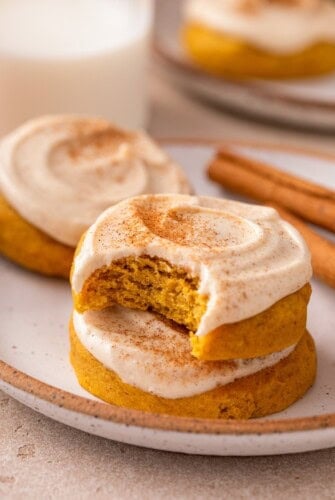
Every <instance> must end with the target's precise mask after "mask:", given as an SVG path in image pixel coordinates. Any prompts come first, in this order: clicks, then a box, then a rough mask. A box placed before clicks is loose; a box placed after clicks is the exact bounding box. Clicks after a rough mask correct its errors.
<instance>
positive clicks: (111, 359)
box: [73, 307, 295, 399]
mask: <svg viewBox="0 0 335 500" xmlns="http://www.w3.org/2000/svg"><path fill="white" fill-rule="evenodd" d="M73 323H74V328H75V331H76V333H77V336H78V338H79V340H80V342H81V343H82V344H83V345H84V347H85V348H86V349H87V350H88V351H89V352H90V353H91V354H92V356H94V358H96V359H97V360H98V361H100V363H102V364H103V365H104V366H105V367H106V368H108V369H109V370H112V371H113V372H115V373H116V374H117V375H118V376H119V377H120V378H121V380H122V381H123V382H125V383H127V384H130V385H132V386H134V387H137V388H138V389H141V390H142V391H145V392H149V393H151V394H155V395H157V396H161V397H163V398H168V399H176V398H185V397H190V396H195V395H197V394H202V393H204V392H207V391H210V390H212V389H215V388H216V387H220V386H224V385H227V384H230V383H231V382H234V381H235V380H237V379H239V378H242V377H246V376H248V375H252V374H253V373H256V372H258V371H260V370H263V369H265V368H268V367H270V366H273V365H275V364H276V363H278V362H279V361H281V360H282V359H284V358H285V357H287V356H288V355H289V354H291V352H292V351H293V350H294V348H295V346H291V347H289V348H287V349H285V350H283V351H281V352H277V353H273V354H270V355H268V356H264V357H262V358H254V359H249V360H246V359H244V360H243V359H237V360H232V361H199V360H198V359H196V358H194V357H193V356H192V355H191V354H190V345H189V340H188V335H187V334H186V333H185V332H182V331H178V330H175V329H173V328H172V327H171V326H169V325H168V324H166V323H164V322H163V321H162V320H160V319H159V318H158V317H156V316H155V315H153V314H152V313H148V312H143V311H133V310H131V309H124V308H121V307H113V308H110V309H104V310H103V311H89V312H87V313H85V314H83V315H81V314H79V313H77V312H74V315H73Z"/></svg>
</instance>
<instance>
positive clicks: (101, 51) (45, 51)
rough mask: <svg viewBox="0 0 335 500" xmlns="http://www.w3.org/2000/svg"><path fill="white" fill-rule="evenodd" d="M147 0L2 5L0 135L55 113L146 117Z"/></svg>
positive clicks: (118, 119) (128, 123)
mask: <svg viewBox="0 0 335 500" xmlns="http://www.w3.org/2000/svg"><path fill="white" fill-rule="evenodd" d="M152 11H153V2H152V0H1V2H0V135H3V134H5V133H7V132H8V131H10V130H11V129H13V128H15V127H17V126H18V125H20V124H21V123H22V122H24V121H25V120H27V119H29V118H33V117H36V116H39V115H43V114H53V113H79V114H86V115H87V114H89V115H97V116H102V117H105V118H107V119H109V120H111V121H113V122H115V123H116V124H118V125H120V126H123V127H129V128H137V127H143V126H144V125H145V123H146V119H147V95H146V90H147V85H146V77H147V57H148V50H149V37H150V31H151V24H152Z"/></svg>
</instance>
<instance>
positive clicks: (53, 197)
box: [0, 115, 190, 246]
mask: <svg viewBox="0 0 335 500" xmlns="http://www.w3.org/2000/svg"><path fill="white" fill-rule="evenodd" d="M0 165H1V168H0V187H1V191H2V193H3V196H4V197H5V198H6V199H7V201H8V202H9V203H10V204H11V205H12V206H13V208H15V209H16V211H17V212H18V213H19V214H20V215H21V216H22V217H23V218H24V219H26V220H27V221H28V222H30V223H31V224H32V225H34V226H36V227H37V228H38V229H40V230H42V231H43V232H45V233H46V234H48V235H49V236H51V237H53V238H54V239H55V240H57V241H60V242H61V243H64V244H67V245H70V246H75V245H76V244H77V243H78V240H79V238H80V236H81V235H82V233H83V232H84V231H85V230H86V229H87V228H88V227H89V226H90V225H91V224H92V223H93V222H94V220H95V219H96V218H97V216H98V215H99V214H100V213H101V212H102V211H103V210H105V209H106V208H108V207H109V206H111V205H113V204H115V203H117V202H119V201H121V200H123V199H124V198H127V197H129V196H135V195H139V194H143V193H156V192H177V193H179V192H180V193H188V192H189V191H190V187H189V185H188V182H187V180H186V178H185V176H184V174H183V173H182V171H181V169H180V168H179V167H178V165H176V164H174V163H173V161H172V160H171V159H170V158H169V157H168V156H167V155H166V153H165V152H164V151H163V150H161V149H160V148H159V147H158V146H157V145H156V144H155V143H154V142H153V141H152V140H151V139H150V138H149V137H148V136H147V135H146V134H145V133H142V132H126V131H123V130H120V129H118V128H116V127H114V126H112V125H111V124H110V123H109V122H107V121H105V120H102V119H95V118H81V117H77V116H69V115H64V116H62V115H61V116H49V117H43V118H39V119H36V120H32V121H30V122H28V123H26V124H25V125H23V126H22V127H20V128H19V129H17V130H15V131H14V132H13V133H12V134H10V135H9V136H7V137H5V138H4V139H3V140H2V142H1V144H0Z"/></svg>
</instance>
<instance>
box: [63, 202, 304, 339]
mask: <svg viewBox="0 0 335 500" xmlns="http://www.w3.org/2000/svg"><path fill="white" fill-rule="evenodd" d="M143 255H147V256H149V257H151V258H153V257H157V258H158V259H164V260H165V261H167V262H169V263H170V264H171V265H172V266H173V265H175V266H178V267H181V268H184V269H185V270H187V271H188V272H189V273H190V275H191V276H194V277H198V278H199V280H200V281H199V290H198V293H199V294H202V295H205V296H207V297H208V298H209V299H208V304H207V310H206V312H205V314H204V315H203V316H202V319H201V321H200V324H199V327H198V330H197V332H196V333H197V335H206V334H207V333H209V332H210V331H212V330H214V329H215V328H217V327H218V326H220V325H222V324H225V323H234V322H237V321H241V320H243V319H246V318H249V317H252V316H254V315H256V314H258V313H260V312H262V311H264V310H266V309H267V308H268V307H270V306H271V305H273V304H274V303H275V302H277V301H278V300H280V299H281V298H283V297H285V296H287V295H289V294H291V293H294V292H295V291H297V290H299V289H300V288H302V287H303V286H304V285H305V284H306V283H307V282H308V281H309V279H310V277H311V262H310V255H309V252H308V249H307V247H306V245H305V243H304V241H303V239H302V238H301V237H300V235H299V234H298V233H297V232H296V231H295V230H294V229H293V228H292V227H291V226H290V225H289V224H287V223H286V222H284V221H283V220H281V219H280V217H279V216H278V214H277V212H276V211H275V210H273V209H271V208H268V207H261V206H256V205H247V204H244V203H238V202H233V201H230V200H221V199H215V198H207V197H202V196H199V197H196V196H184V195H146V196H140V197H136V198H132V199H129V200H126V201H124V202H122V203H119V204H118V205H116V206H114V207H112V208H111V209H109V210H107V211H106V212H104V213H103V214H102V215H101V216H100V217H99V218H98V219H97V221H96V223H95V224H94V225H93V226H92V227H91V228H90V229H89V230H88V232H87V234H86V236H85V238H84V241H83V244H82V246H81V248H80V251H79V252H78V255H77V257H76V259H75V262H74V270H73V276H72V286H73V289H74V292H75V293H77V294H78V293H80V292H81V290H82V287H83V285H84V283H85V282H86V280H87V279H88V278H89V277H90V276H91V275H92V273H93V272H94V271H95V270H97V269H100V268H102V267H103V266H110V265H111V263H112V262H114V261H117V260H119V259H123V258H126V257H130V256H133V257H135V258H136V256H137V257H140V256H143Z"/></svg>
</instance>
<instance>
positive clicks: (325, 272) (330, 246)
mask: <svg viewBox="0 0 335 500" xmlns="http://www.w3.org/2000/svg"><path fill="white" fill-rule="evenodd" d="M270 205H271V206H272V207H274V208H275V209H276V210H277V211H278V212H279V215H280V216H281V217H282V218H283V219H284V220H286V221H287V222H289V223H290V224H292V226H294V227H295V228H296V229H297V230H298V231H299V232H300V234H302V236H303V237H304V239H305V241H306V243H307V245H308V247H309V249H310V251H311V254H312V266H313V271H314V274H315V276H317V277H318V278H320V279H321V280H323V281H325V282H326V283H327V284H328V285H330V286H332V287H334V288H335V243H332V242H331V241H329V240H327V239H326V238H323V237H322V236H320V235H319V234H318V233H317V232H315V231H313V229H311V228H310V227H309V226H307V225H306V224H305V223H304V222H303V221H302V220H301V219H299V218H298V217H296V216H295V215H293V214H292V213H290V212H288V211H287V210H285V209H284V208H282V207H280V206H278V205H275V204H273V203H270Z"/></svg>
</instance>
